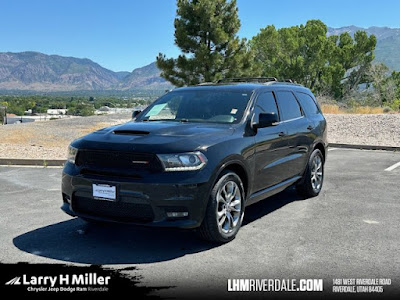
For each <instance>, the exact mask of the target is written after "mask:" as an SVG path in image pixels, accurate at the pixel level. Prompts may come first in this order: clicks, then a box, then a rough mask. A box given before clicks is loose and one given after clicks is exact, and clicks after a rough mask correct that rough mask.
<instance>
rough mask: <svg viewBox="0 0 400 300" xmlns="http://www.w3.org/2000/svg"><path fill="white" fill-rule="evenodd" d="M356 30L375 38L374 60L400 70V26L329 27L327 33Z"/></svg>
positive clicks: (351, 32) (351, 33)
mask: <svg viewBox="0 0 400 300" xmlns="http://www.w3.org/2000/svg"><path fill="white" fill-rule="evenodd" d="M358 30H364V31H366V32H367V33H368V34H373V35H375V36H376V38H377V45H376V49H375V62H382V63H384V64H385V65H387V66H388V67H389V68H390V69H392V70H396V71H400V51H399V49H400V28H389V27H376V26H373V27H369V28H361V27H357V26H346V27H340V28H329V29H328V35H333V34H335V35H339V34H341V33H343V32H348V33H350V35H354V33H355V32H356V31H358Z"/></svg>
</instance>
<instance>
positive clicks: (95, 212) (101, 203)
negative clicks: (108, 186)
mask: <svg viewBox="0 0 400 300" xmlns="http://www.w3.org/2000/svg"><path fill="white" fill-rule="evenodd" d="M72 209H73V210H74V211H75V212H77V213H83V214H88V215H92V216H97V217H103V218H109V219H115V220H118V221H123V222H151V221H153V219H154V213H153V209H152V208H151V206H150V205H149V204H138V203H127V202H120V201H117V202H114V201H105V200H95V199H91V198H86V197H77V196H75V197H74V198H73V201H72Z"/></svg>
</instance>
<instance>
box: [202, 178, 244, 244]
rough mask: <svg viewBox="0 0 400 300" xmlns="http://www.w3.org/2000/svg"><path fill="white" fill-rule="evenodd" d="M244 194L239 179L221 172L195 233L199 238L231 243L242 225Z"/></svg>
mask: <svg viewBox="0 0 400 300" xmlns="http://www.w3.org/2000/svg"><path fill="white" fill-rule="evenodd" d="M244 200H245V193H244V188H243V183H242V180H241V179H240V177H239V176H238V175H237V174H236V173H234V172H232V171H229V170H226V171H223V172H222V174H221V175H220V177H219V178H218V180H217V182H216V183H215V185H214V187H213V189H212V191H211V193H210V197H209V200H208V204H207V209H206V213H205V216H204V219H203V222H202V224H201V225H200V227H199V228H198V230H197V232H198V234H199V236H200V238H202V239H204V240H207V241H210V242H214V243H220V244H221V243H227V242H230V241H232V240H233V239H234V238H235V236H236V234H237V233H238V231H239V229H240V226H241V225H242V221H243V216H244Z"/></svg>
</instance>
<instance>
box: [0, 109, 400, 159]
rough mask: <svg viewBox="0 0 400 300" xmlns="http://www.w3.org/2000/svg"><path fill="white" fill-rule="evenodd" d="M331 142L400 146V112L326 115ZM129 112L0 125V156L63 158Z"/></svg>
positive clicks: (118, 121)
mask: <svg viewBox="0 0 400 300" xmlns="http://www.w3.org/2000/svg"><path fill="white" fill-rule="evenodd" d="M325 117H326V119H327V122H328V141H329V142H330V143H344V144H362V145H380V146H397V147H400V114H378V115H355V114H326V115H325ZM129 119H130V114H111V115H104V116H92V117H76V118H71V119H61V120H53V121H45V122H33V123H25V124H15V125H6V126H0V158H31V159H65V156H66V150H67V146H68V145H69V143H70V142H71V141H72V140H74V139H76V138H78V137H80V136H83V135H85V134H87V133H89V132H92V131H94V130H96V129H100V128H103V127H107V126H110V125H114V124H119V123H123V122H126V121H128V120H129Z"/></svg>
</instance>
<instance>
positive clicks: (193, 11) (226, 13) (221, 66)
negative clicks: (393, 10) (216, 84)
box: [157, 0, 252, 86]
mask: <svg viewBox="0 0 400 300" xmlns="http://www.w3.org/2000/svg"><path fill="white" fill-rule="evenodd" d="M177 6H178V8H177V16H176V18H175V22H174V25H175V44H176V45H177V46H178V47H179V48H180V49H181V51H182V54H181V55H179V57H178V58H176V59H174V58H166V57H165V55H164V54H162V53H160V54H159V55H158V57H157V66H158V68H159V69H161V71H162V72H161V76H162V77H163V78H165V79H166V80H168V81H170V82H171V83H172V84H174V85H176V86H184V85H193V84H198V83H201V82H212V81H216V80H218V79H222V78H224V77H240V76H243V75H247V74H248V73H249V72H251V58H252V55H251V52H250V51H248V49H247V45H246V41H245V40H244V39H239V38H238V36H237V32H238V30H239V28H240V21H239V18H238V9H237V6H236V0H231V1H227V0H178V1H177Z"/></svg>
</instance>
